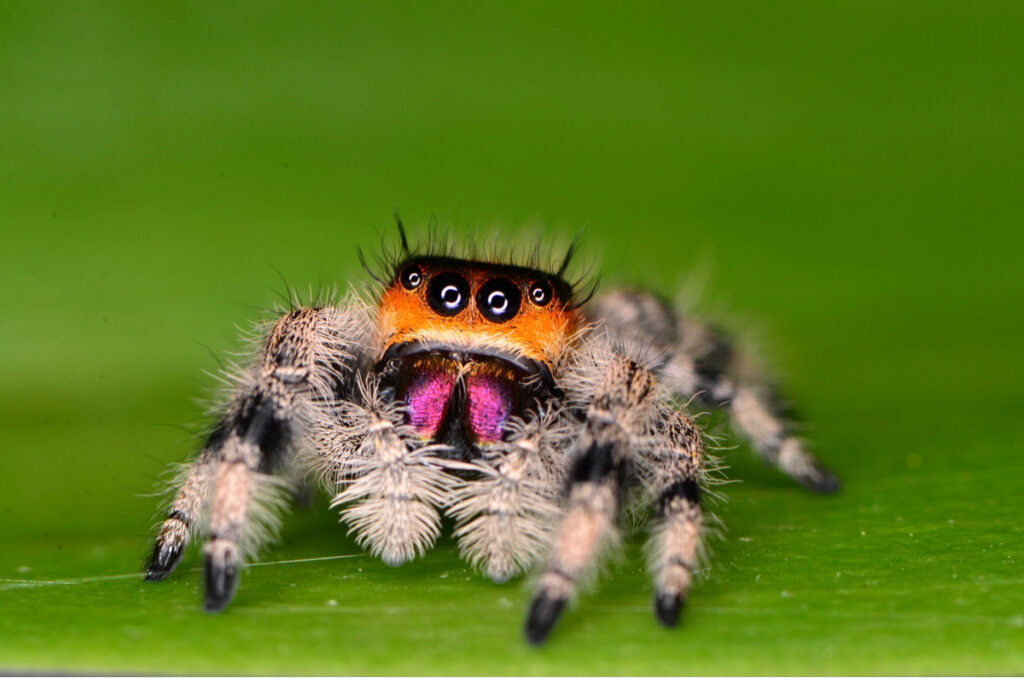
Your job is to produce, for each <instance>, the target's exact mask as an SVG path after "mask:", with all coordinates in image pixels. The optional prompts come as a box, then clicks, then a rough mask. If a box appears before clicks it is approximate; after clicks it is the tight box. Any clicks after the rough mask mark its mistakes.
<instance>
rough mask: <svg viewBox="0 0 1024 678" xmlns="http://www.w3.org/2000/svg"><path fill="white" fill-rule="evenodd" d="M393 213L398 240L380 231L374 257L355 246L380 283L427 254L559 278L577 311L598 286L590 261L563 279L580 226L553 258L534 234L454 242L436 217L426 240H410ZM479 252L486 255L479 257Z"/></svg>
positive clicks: (571, 261) (572, 259)
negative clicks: (503, 241)
mask: <svg viewBox="0 0 1024 678" xmlns="http://www.w3.org/2000/svg"><path fill="white" fill-rule="evenodd" d="M394 217H395V225H396V227H397V229H398V243H397V244H394V241H393V240H391V241H390V242H389V239H388V238H387V237H385V236H382V237H381V247H380V254H379V255H378V256H377V257H376V258H375V261H373V262H370V261H368V259H367V257H366V255H365V253H364V252H363V251H362V250H361V249H358V250H357V254H358V257H359V262H360V264H361V265H362V266H363V268H364V269H365V270H366V272H367V274H368V275H369V276H370V277H371V278H372V279H373V280H374V281H375V282H377V283H378V284H380V285H383V286H387V285H390V284H392V282H393V281H394V280H395V279H396V278H397V276H398V273H399V272H400V271H401V270H402V268H404V266H405V265H406V264H407V263H409V261H410V260H413V259H418V258H421V257H424V258H426V257H431V258H449V259H456V260H465V261H477V262H484V263H489V264H498V265H505V266H510V267H516V268H528V269H532V270H536V271H540V272H542V273H544V274H546V275H548V276H550V277H551V278H553V279H555V280H557V281H558V282H560V283H562V284H563V285H564V288H565V289H566V290H568V291H569V292H570V294H569V295H568V298H569V299H570V302H569V309H570V310H575V309H577V308H579V307H580V306H582V305H584V304H585V303H587V302H588V301H589V300H590V299H591V298H592V297H593V296H594V294H595V292H596V291H597V286H598V278H597V276H596V275H594V274H593V273H592V271H591V267H590V266H587V267H586V268H585V270H583V271H582V272H581V273H580V274H579V275H577V276H574V279H572V280H569V279H567V278H566V275H567V273H568V272H569V270H570V268H574V264H575V261H576V257H577V255H578V254H579V251H580V245H581V243H582V239H583V232H584V229H580V230H579V231H578V232H577V233H576V235H575V236H574V237H573V239H572V242H571V243H570V244H569V247H568V248H567V249H566V250H565V252H564V253H563V254H562V255H561V256H559V257H557V258H555V257H554V253H552V252H551V250H550V248H546V247H545V246H544V241H543V239H541V238H537V239H535V240H534V241H533V242H532V244H525V245H524V243H523V242H522V239H521V238H518V239H514V240H515V241H517V242H511V243H510V244H509V245H508V246H506V247H502V246H501V245H500V242H499V240H498V238H494V239H489V241H488V242H487V243H484V244H481V242H480V239H479V238H478V237H476V236H475V235H474V237H471V238H466V239H465V241H464V247H459V246H458V243H459V242H461V241H455V240H453V236H452V234H451V233H450V231H448V230H446V229H444V228H441V227H440V226H439V225H438V223H437V219H436V218H434V217H431V218H430V221H429V222H428V223H427V226H426V237H425V239H422V240H419V241H418V242H415V241H410V238H409V232H408V230H407V229H406V227H405V223H404V222H403V221H402V219H401V217H400V216H399V215H398V213H397V212H395V215H394ZM545 253H548V254H545ZM481 256H483V257H484V258H483V259H480V257H481Z"/></svg>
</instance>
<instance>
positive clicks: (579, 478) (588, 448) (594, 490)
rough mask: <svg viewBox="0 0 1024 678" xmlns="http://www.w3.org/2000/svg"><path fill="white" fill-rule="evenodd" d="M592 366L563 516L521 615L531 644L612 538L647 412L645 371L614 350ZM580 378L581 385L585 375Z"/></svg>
mask: <svg viewBox="0 0 1024 678" xmlns="http://www.w3.org/2000/svg"><path fill="white" fill-rule="evenodd" d="M597 365H598V366H599V367H598V369H603V370H604V373H605V376H604V377H603V378H600V379H598V380H596V383H597V390H596V392H595V393H594V394H593V398H592V399H591V400H590V404H589V406H588V407H587V410H586V422H585V424H584V427H583V431H582V433H581V435H580V437H579V439H578V443H577V450H576V454H575V460H574V462H573V467H572V470H571V471H570V474H569V481H570V486H569V497H568V503H567V509H566V514H565V518H564V520H563V521H562V524H561V526H560V527H559V529H558V531H557V533H556V535H555V540H554V543H553V546H552V551H551V555H550V556H549V560H548V566H547V569H546V570H545V571H544V573H543V574H542V575H541V577H540V580H539V582H538V589H537V592H536V594H535V596H534V599H533V603H532V604H531V606H530V610H529V613H528V615H527V620H526V628H525V633H526V639H527V640H528V641H529V642H530V643H532V644H539V643H541V642H542V641H543V640H544V639H545V638H546V637H547V635H548V634H549V633H550V632H551V629H552V628H553V627H554V625H555V622H556V621H557V620H558V617H559V616H560V614H561V612H562V610H563V609H564V607H565V604H566V603H567V602H568V600H569V598H570V597H571V596H572V594H573V593H574V591H575V590H576V587H577V582H578V581H579V580H580V578H581V577H583V576H585V575H586V574H587V573H588V572H589V571H590V570H591V569H592V568H593V566H594V564H595V562H596V560H597V557H598V555H599V554H600V552H601V550H602V549H603V548H606V547H607V546H609V545H610V544H611V543H613V542H614V541H615V539H616V531H615V518H616V515H617V513H618V508H619V495H620V493H621V489H622V484H623V482H624V480H625V479H626V476H627V474H628V473H629V471H630V466H631V464H632V459H631V457H632V456H633V454H634V450H636V449H637V447H638V446H639V445H640V444H641V441H642V438H643V434H644V431H645V430H646V429H647V428H648V426H649V422H650V418H651V415H652V414H653V412H652V407H651V405H652V403H653V401H654V400H655V388H656V384H655V381H654V377H653V376H652V375H651V373H650V372H649V371H648V370H647V369H645V368H644V367H642V366H641V365H639V364H638V363H637V362H635V361H633V360H630V359H628V358H625V357H622V356H618V355H611V356H610V357H607V358H605V359H603V360H600V359H599V360H598V361H597ZM590 369H593V367H591V368H590ZM581 381H582V383H583V385H584V388H586V386H585V384H586V382H587V381H588V380H587V379H583V380H581Z"/></svg>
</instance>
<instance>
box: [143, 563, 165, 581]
mask: <svg viewBox="0 0 1024 678" xmlns="http://www.w3.org/2000/svg"><path fill="white" fill-rule="evenodd" d="M170 573H171V571H170V570H161V569H157V568H155V567H153V566H150V567H148V568H146V578H145V579H144V580H143V581H163V580H164V579H167V575H169V574H170Z"/></svg>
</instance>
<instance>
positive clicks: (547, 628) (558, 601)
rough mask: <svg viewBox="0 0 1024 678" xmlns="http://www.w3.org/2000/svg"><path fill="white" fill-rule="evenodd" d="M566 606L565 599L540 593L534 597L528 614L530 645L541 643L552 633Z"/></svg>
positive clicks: (527, 636) (525, 631) (526, 630)
mask: <svg viewBox="0 0 1024 678" xmlns="http://www.w3.org/2000/svg"><path fill="white" fill-rule="evenodd" d="M564 608H565V599H562V598H550V597H548V596H547V595H545V594H543V593H542V594H540V595H538V596H537V597H536V598H534V599H533V604H532V605H530V612H529V614H527V615H526V628H525V629H524V633H525V635H526V642H528V643H529V644H530V645H540V644H541V643H543V642H544V639H545V638H547V637H548V635H549V634H550V633H551V629H553V628H554V626H555V622H557V621H558V617H559V616H560V615H561V614H562V610H563V609H564Z"/></svg>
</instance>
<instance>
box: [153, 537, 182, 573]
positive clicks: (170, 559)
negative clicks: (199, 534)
mask: <svg viewBox="0 0 1024 678" xmlns="http://www.w3.org/2000/svg"><path fill="white" fill-rule="evenodd" d="M182 553H183V551H182V549H180V548H172V549H167V548H161V547H160V545H159V544H158V545H157V546H156V547H154V548H153V555H151V556H150V558H149V562H148V563H146V579H145V581H163V580H164V579H167V576H168V575H169V574H170V573H171V572H173V571H174V568H175V567H177V566H178V562H179V561H181V556H182Z"/></svg>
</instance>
